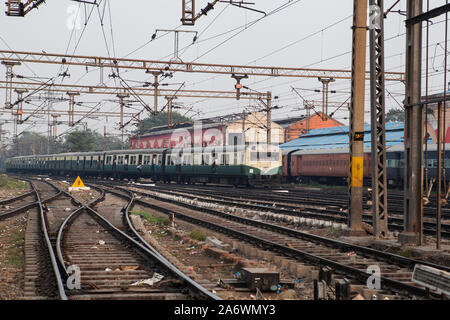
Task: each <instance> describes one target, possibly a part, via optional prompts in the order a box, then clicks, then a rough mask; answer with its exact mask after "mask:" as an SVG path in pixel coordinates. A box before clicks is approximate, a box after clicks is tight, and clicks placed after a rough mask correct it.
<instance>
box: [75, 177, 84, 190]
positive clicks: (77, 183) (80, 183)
mask: <svg viewBox="0 0 450 320" xmlns="http://www.w3.org/2000/svg"><path fill="white" fill-rule="evenodd" d="M84 187H85V185H84V183H83V181H81V178H80V177H77V179H76V180H75V182H74V183H73V185H72V188H84Z"/></svg>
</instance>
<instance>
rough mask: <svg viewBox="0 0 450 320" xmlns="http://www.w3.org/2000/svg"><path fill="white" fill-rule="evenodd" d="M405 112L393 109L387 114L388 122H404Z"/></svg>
mask: <svg viewBox="0 0 450 320" xmlns="http://www.w3.org/2000/svg"><path fill="white" fill-rule="evenodd" d="M404 121H405V111H404V110H402V109H391V110H389V112H388V113H386V122H404Z"/></svg>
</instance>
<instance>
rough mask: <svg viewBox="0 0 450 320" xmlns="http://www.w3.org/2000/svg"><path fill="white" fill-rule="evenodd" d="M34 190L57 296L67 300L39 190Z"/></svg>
mask: <svg viewBox="0 0 450 320" xmlns="http://www.w3.org/2000/svg"><path fill="white" fill-rule="evenodd" d="M35 192H36V198H37V202H38V207H39V217H40V221H41V231H42V234H43V236H44V240H45V244H46V246H47V249H48V253H49V255H50V260H51V265H52V269H53V273H54V275H55V278H56V284H57V287H58V294H59V298H60V299H61V300H67V295H66V292H65V289H64V284H63V281H62V278H61V273H60V271H59V267H58V262H57V259H56V257H55V253H54V251H53V247H52V243H51V241H50V237H49V236H48V230H47V219H46V215H45V214H44V205H43V203H42V200H41V197H40V195H39V192H38V191H37V189H35Z"/></svg>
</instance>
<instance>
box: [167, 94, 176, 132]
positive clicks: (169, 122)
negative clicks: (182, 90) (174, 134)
mask: <svg viewBox="0 0 450 320" xmlns="http://www.w3.org/2000/svg"><path fill="white" fill-rule="evenodd" d="M176 98H177V97H175V96H171V97H167V96H166V99H167V126H168V127H169V129H170V128H172V107H173V100H175V99H176Z"/></svg>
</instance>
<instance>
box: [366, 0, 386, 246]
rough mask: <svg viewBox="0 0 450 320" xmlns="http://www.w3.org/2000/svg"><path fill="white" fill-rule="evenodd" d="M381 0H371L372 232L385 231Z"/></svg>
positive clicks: (382, 7) (378, 234) (378, 236)
mask: <svg viewBox="0 0 450 320" xmlns="http://www.w3.org/2000/svg"><path fill="white" fill-rule="evenodd" d="M383 2H384V0H370V1H369V4H370V9H371V12H372V15H371V16H372V17H373V20H372V21H371V25H370V73H371V74H370V100H371V123H372V166H371V169H372V215H373V227H374V236H375V237H376V238H383V237H385V236H386V235H387V232H388V224H387V223H388V210H387V179H386V123H385V121H386V117H385V87H384V85H385V80H384V21H383V20H384V19H383V12H384V6H383Z"/></svg>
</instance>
